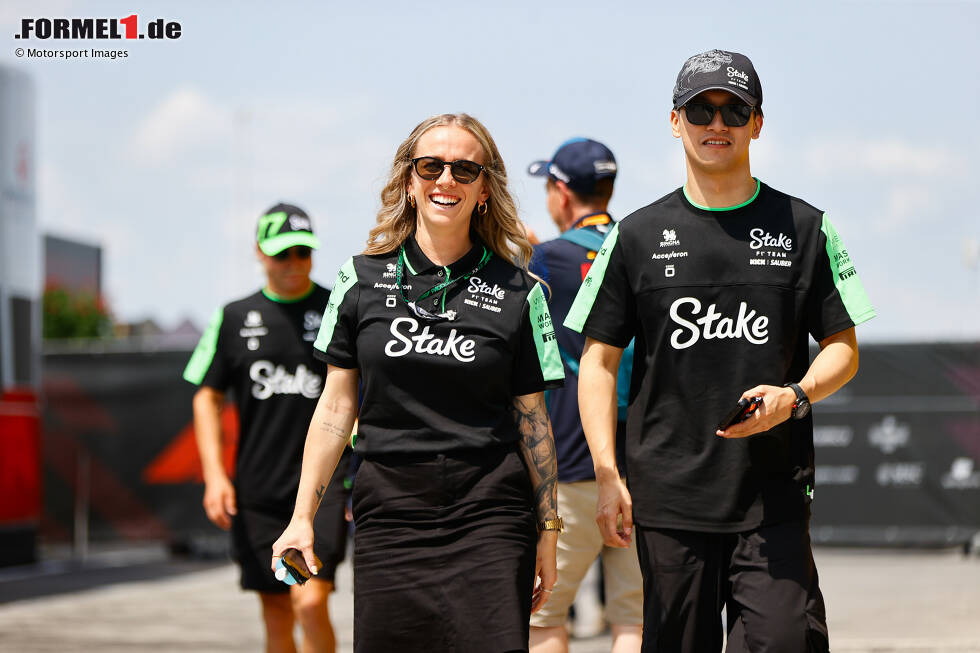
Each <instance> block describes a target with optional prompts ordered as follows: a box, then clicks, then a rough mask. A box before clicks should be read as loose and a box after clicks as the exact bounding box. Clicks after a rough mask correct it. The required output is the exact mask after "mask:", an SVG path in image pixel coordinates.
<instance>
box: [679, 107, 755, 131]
mask: <svg viewBox="0 0 980 653" xmlns="http://www.w3.org/2000/svg"><path fill="white" fill-rule="evenodd" d="M752 110H753V109H752V107H750V106H749V105H747V104H723V105H721V106H720V107H718V106H715V105H713V104H708V103H707V102H688V103H687V104H685V105H684V115H686V116H687V121H688V122H689V123H691V124H692V125H698V126H700V127H703V126H705V125H710V124H711V121H712V120H714V119H715V111H721V121H722V122H723V123H725V125H727V126H728V127H744V126H745V123H747V122H748V121H749V118H751V117H752Z"/></svg>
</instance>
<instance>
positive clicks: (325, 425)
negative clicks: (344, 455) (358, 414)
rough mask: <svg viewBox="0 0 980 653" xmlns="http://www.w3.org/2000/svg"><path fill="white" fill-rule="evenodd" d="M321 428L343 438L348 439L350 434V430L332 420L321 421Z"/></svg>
mask: <svg viewBox="0 0 980 653" xmlns="http://www.w3.org/2000/svg"><path fill="white" fill-rule="evenodd" d="M320 428H321V429H323V430H324V431H326V432H327V433H329V434H330V435H335V436H337V437H338V438H340V439H342V440H346V439H347V437H348V436H349V435H350V433H349V431H345V430H344V429H342V428H340V427H339V426H337V425H336V424H333V423H331V422H326V421H324V422H320Z"/></svg>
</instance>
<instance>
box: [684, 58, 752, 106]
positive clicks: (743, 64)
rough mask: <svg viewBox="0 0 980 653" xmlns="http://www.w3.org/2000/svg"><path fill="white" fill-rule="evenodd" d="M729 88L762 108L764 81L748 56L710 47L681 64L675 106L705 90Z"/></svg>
mask: <svg viewBox="0 0 980 653" xmlns="http://www.w3.org/2000/svg"><path fill="white" fill-rule="evenodd" d="M713 90H719V91H728V92H729V93H732V94H734V95H736V96H738V97H739V98H740V99H741V100H742V101H743V102H745V103H746V104H748V105H749V106H751V107H756V108H761V107H762V84H761V83H760V82H759V76H758V75H757V74H756V72H755V67H754V66H753V65H752V62H751V61H749V58H748V57H746V56H745V55H744V54H739V53H738V52H728V51H727V50H708V51H707V52H702V53H701V54H696V55H694V56H693V57H691V58H690V59H688V60H687V61H685V62H684V65H683V66H682V67H681V71H680V72H679V73H677V83H676V84H674V108H675V109H679V108H680V107H682V106H684V105H685V104H687V102H688V100H690V99H691V98H692V97H694V96H695V95H697V94H698V93H703V92H704V91H713Z"/></svg>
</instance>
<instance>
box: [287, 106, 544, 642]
mask: <svg viewBox="0 0 980 653" xmlns="http://www.w3.org/2000/svg"><path fill="white" fill-rule="evenodd" d="M530 252H531V247H530V244H529V243H528V242H527V239H526V238H525V236H524V231H523V229H522V228H521V226H520V223H519V222H518V219H517V213H516V211H515V207H514V202H513V200H512V199H511V196H510V192H509V191H508V189H507V175H506V172H505V170H504V165H503V162H502V159H501V157H500V153H499V152H498V151H497V147H496V145H495V144H494V142H493V140H492V139H491V138H490V134H489V133H487V131H486V128H484V127H483V125H481V124H480V123H479V122H478V121H477V120H475V119H474V118H471V117H470V116H467V115H464V114H455V115H451V114H446V115H441V116H435V117H433V118H430V119H428V120H426V121H424V122H422V123H421V124H420V125H418V126H417V127H416V128H415V129H414V130H413V131H412V133H411V135H410V136H409V137H408V139H406V140H405V142H404V143H402V144H401V146H400V147H399V148H398V150H397V152H396V153H395V158H394V162H393V163H392V167H391V174H390V177H389V179H388V183H387V185H386V186H385V188H384V191H383V192H382V208H381V211H380V212H379V214H378V224H377V226H376V227H375V228H374V229H373V230H372V232H371V235H370V239H369V241H368V246H367V249H366V250H365V252H364V254H363V255H359V256H354V257H352V258H351V259H349V260H348V261H347V263H345V264H344V265H343V267H342V268H341V270H340V273H339V274H338V275H337V282H336V284H335V286H334V289H333V292H332V294H331V296H330V302H329V304H328V305H327V308H326V310H325V311H324V318H323V323H322V326H321V327H320V332H319V335H318V336H317V339H316V342H315V343H314V349H315V351H316V354H317V356H318V357H320V358H322V359H323V360H325V361H326V362H327V363H328V365H329V367H328V373H327V380H326V383H325V386H324V390H323V394H322V395H321V396H320V401H319V404H318V408H317V412H316V413H315V414H314V416H313V420H312V423H311V425H310V430H309V433H308V435H307V444H306V450H305V453H304V459H303V472H302V477H301V479H300V491H299V495H298V498H297V501H296V509H295V512H294V514H293V519H292V521H291V522H290V525H289V527H288V528H287V529H286V531H285V532H284V533H283V534H282V536H281V537H280V538H279V541H278V542H276V544H275V545H274V546H273V553H275V554H277V555H280V554H282V553H283V552H284V551H286V550H288V549H290V548H295V549H298V550H300V551H302V552H303V554H304V558H305V560H306V563H307V565H313V564H314V563H315V560H314V558H313V552H312V544H313V537H312V527H311V522H312V517H313V515H314V514H315V512H316V507H317V504H318V502H319V497H318V492H320V490H321V489H322V488H323V487H324V486H326V485H327V482H328V479H329V478H330V473H331V471H332V470H333V469H334V466H335V465H336V463H337V459H338V457H339V456H340V452H341V451H342V450H343V445H344V442H345V441H346V439H347V436H348V434H349V433H350V429H351V427H352V425H353V423H354V418H355V414H356V416H357V418H358V433H357V443H356V449H355V450H356V452H357V453H359V454H360V455H361V456H363V458H364V462H363V463H362V464H361V467H360V468H359V470H358V473H357V478H356V480H355V484H354V490H353V497H352V499H353V500H352V506H353V514H354V524H355V531H354V647H355V650H356V651H399V652H400V653H408V652H409V651H425V652H428V651H433V650H436V651H450V650H455V651H467V652H468V653H481V652H486V653H491V652H493V653H499V652H500V651H521V650H525V651H526V650H527V645H528V636H529V629H530V626H529V619H530V613H531V612H532V611H533V610H536V609H537V608H539V607H540V606H542V605H544V603H545V602H546V601H547V600H548V597H549V596H550V593H551V590H552V587H553V586H554V584H555V581H556V579H557V565H556V561H555V558H556V547H557V541H558V530H559V529H560V528H561V520H560V518H558V514H557V508H556V503H557V497H556V487H557V485H556V483H557V467H556V462H555V445H554V439H553V437H552V433H551V424H550V423H549V421H548V413H547V410H546V408H545V403H544V390H545V389H548V388H554V387H558V386H560V385H561V384H562V380H563V372H562V364H561V358H560V356H559V353H558V348H557V346H556V344H555V334H554V327H553V326H552V324H551V316H550V315H549V313H548V306H547V302H546V301H545V298H544V292H543V290H542V289H541V284H540V283H538V282H537V280H536V279H535V278H534V277H532V276H531V275H530V273H529V272H528V271H527V260H528V257H529V254H530ZM359 394H360V396H361V397H362V401H361V403H360V406H358V395H359Z"/></svg>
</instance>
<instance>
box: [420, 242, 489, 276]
mask: <svg viewBox="0 0 980 653" xmlns="http://www.w3.org/2000/svg"><path fill="white" fill-rule="evenodd" d="M470 240H471V241H472V242H473V246H472V247H470V249H469V251H468V252H466V253H465V254H463V255H462V256H461V257H460V258H459V259H457V260H456V261H453V262H452V263H450V264H449V265H446V266H442V265H436V264H435V263H433V262H432V261H430V260H429V257H428V256H426V255H425V253H424V252H423V251H422V248H421V247H419V244H418V242H417V241H416V240H415V234H412V235H411V236H409V237H408V238H406V239H405V243H404V245H405V263H406V265H407V267H408V271H409V272H410V273H411V274H414V275H419V274H428V273H431V272H434V271H436V270H441V269H443V268H444V267H445V268H449V273H450V274H451V275H452V276H453V277H456V276H458V275H460V274H465V273H467V272H470V271H471V270H472V269H473V268H475V267H476V266H477V265H478V264H479V263H480V261H481V260H482V258H483V253H484V252H485V251H486V246H485V245H484V244H483V240H482V239H481V238H480V237H479V236H478V235H477V234H476V232H474V231H471V232H470Z"/></svg>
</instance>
